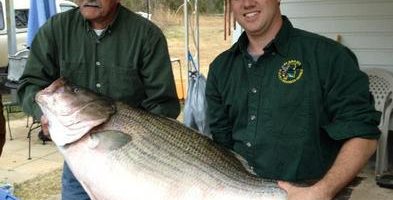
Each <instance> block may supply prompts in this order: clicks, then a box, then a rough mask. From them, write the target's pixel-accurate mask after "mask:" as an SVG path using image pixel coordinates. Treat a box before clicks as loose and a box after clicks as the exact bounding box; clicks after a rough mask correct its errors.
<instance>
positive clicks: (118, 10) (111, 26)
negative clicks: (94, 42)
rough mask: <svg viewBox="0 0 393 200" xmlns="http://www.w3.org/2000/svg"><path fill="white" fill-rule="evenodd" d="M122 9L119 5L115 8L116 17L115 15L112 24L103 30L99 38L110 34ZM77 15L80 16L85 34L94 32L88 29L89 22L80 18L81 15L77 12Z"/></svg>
mask: <svg viewBox="0 0 393 200" xmlns="http://www.w3.org/2000/svg"><path fill="white" fill-rule="evenodd" d="M122 9H124V7H123V6H122V5H121V4H118V6H117V11H116V15H115V17H114V19H113V21H112V23H111V24H109V25H108V27H107V28H106V29H105V31H104V32H103V33H102V35H101V36H104V35H106V34H110V33H111V32H112V29H113V27H114V26H116V22H117V21H119V20H118V18H119V15H120V12H121V10H122ZM79 14H80V16H81V17H82V19H83V25H84V27H85V29H86V31H87V32H90V33H91V32H94V30H93V29H92V28H91V27H90V22H89V21H88V20H86V19H85V18H84V17H83V16H82V14H81V13H80V12H79Z"/></svg>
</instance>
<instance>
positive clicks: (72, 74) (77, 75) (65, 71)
mask: <svg viewBox="0 0 393 200" xmlns="http://www.w3.org/2000/svg"><path fill="white" fill-rule="evenodd" d="M89 76H92V74H91V73H90V72H89V71H88V67H87V63H86V62H77V61H76V62H74V61H64V60H62V61H61V63H60V77H64V78H66V79H67V80H69V81H70V82H71V83H74V84H76V85H78V86H82V87H86V88H87V87H88V86H89V79H90V78H89Z"/></svg>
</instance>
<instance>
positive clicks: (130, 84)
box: [106, 65, 145, 106]
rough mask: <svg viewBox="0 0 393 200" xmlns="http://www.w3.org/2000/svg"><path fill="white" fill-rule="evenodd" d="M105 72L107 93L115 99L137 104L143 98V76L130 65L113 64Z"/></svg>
mask: <svg viewBox="0 0 393 200" xmlns="http://www.w3.org/2000/svg"><path fill="white" fill-rule="evenodd" d="M109 69H110V70H108V71H107V72H106V75H107V81H108V84H109V85H110V86H111V87H110V89H109V91H108V93H109V95H110V96H111V97H112V98H113V99H115V100H120V101H123V102H127V103H128V104H130V105H134V106H139V105H140V103H141V102H142V100H143V99H145V93H144V84H143V77H142V76H141V75H140V74H139V71H138V70H137V69H135V68H134V67H133V66H132V65H128V66H124V65H113V66H111V67H110V68H109Z"/></svg>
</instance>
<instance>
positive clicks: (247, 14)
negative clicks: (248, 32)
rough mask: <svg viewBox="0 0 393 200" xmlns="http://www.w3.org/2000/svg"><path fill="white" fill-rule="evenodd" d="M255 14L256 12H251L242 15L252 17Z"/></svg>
mask: <svg viewBox="0 0 393 200" xmlns="http://www.w3.org/2000/svg"><path fill="white" fill-rule="evenodd" d="M256 14H257V12H252V13H246V14H244V16H245V17H254V16H255V15H256Z"/></svg>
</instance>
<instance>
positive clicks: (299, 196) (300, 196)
mask: <svg viewBox="0 0 393 200" xmlns="http://www.w3.org/2000/svg"><path fill="white" fill-rule="evenodd" d="M278 186H280V187H281V188H282V189H284V190H285V191H287V193H288V200H331V199H332V198H331V197H329V195H328V194H327V193H326V192H324V191H323V190H321V189H320V188H318V187H316V186H310V187H298V186H295V185H292V184H290V183H288V182H285V181H279V182H278Z"/></svg>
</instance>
